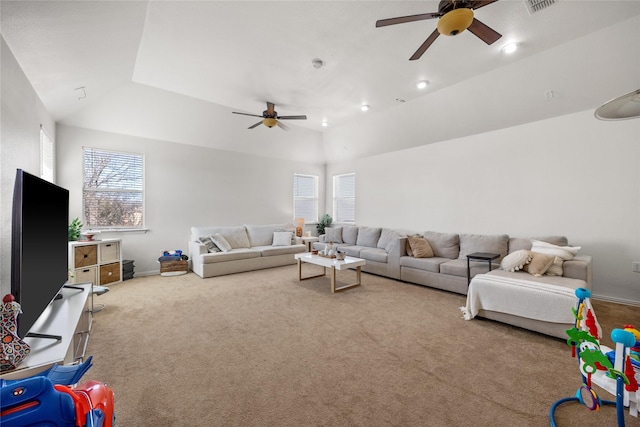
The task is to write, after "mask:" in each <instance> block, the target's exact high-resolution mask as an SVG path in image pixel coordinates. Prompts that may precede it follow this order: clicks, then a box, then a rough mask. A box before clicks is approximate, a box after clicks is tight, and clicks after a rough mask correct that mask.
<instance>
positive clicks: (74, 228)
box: [69, 218, 82, 242]
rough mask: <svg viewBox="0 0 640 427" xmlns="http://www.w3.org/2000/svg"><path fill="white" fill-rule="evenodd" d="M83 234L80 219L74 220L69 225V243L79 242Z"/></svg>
mask: <svg viewBox="0 0 640 427" xmlns="http://www.w3.org/2000/svg"><path fill="white" fill-rule="evenodd" d="M81 232H82V223H81V222H80V220H79V219H78V218H74V219H73V221H71V224H69V241H70V242H72V241H74V240H78V239H79V238H80V234H81Z"/></svg>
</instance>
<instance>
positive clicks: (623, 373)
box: [549, 288, 640, 427]
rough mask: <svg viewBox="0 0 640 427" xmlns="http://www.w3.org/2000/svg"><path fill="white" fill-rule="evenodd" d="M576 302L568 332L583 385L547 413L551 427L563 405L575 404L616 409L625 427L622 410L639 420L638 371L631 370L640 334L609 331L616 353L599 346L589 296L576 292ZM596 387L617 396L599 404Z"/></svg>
mask: <svg viewBox="0 0 640 427" xmlns="http://www.w3.org/2000/svg"><path fill="white" fill-rule="evenodd" d="M575 293H576V297H578V302H577V304H576V307H575V308H573V309H572V311H573V315H574V318H575V326H574V327H573V328H571V329H569V330H567V335H568V336H569V339H568V340H567V344H568V345H569V346H571V349H572V350H571V352H572V356H573V357H576V356H577V358H578V362H579V367H580V373H581V374H582V385H581V386H580V387H579V388H578V391H577V392H576V395H575V397H567V398H564V399H560V400H558V401H556V402H555V403H554V404H553V405H552V406H551V409H550V410H549V420H550V422H551V426H552V427H555V426H556V422H555V419H554V412H555V410H556V408H557V407H558V406H559V405H561V404H563V403H566V402H573V401H577V402H580V403H582V404H583V405H585V406H586V407H587V408H588V409H590V410H592V411H593V410H595V411H597V410H599V409H600V407H601V406H602V405H612V406H615V407H616V416H617V421H618V426H619V427H624V424H625V421H624V409H625V408H629V413H630V414H631V416H634V417H637V416H638V380H639V379H640V369H636V368H634V364H635V361H638V359H637V357H638V350H639V349H640V333H639V332H638V330H637V329H635V328H634V327H633V326H631V325H625V326H624V329H614V330H613V331H611V340H612V341H613V342H614V343H615V344H616V348H615V350H612V349H609V348H608V347H606V346H604V345H601V344H600V341H599V337H600V336H601V334H602V330H601V328H600V325H599V324H598V319H597V318H596V316H595V312H594V310H593V307H592V306H591V300H590V297H591V293H590V292H589V290H588V289H584V288H578V289H576V292H575ZM592 383H595V384H596V385H598V386H599V387H601V388H603V389H604V390H606V391H608V392H609V393H612V394H613V395H614V396H616V400H615V401H608V400H602V399H600V397H599V396H598V394H597V393H596V392H595V390H594V389H593V388H592Z"/></svg>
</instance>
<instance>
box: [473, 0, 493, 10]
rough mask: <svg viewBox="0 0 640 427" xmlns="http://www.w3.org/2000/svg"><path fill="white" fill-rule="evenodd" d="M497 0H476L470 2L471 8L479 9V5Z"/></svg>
mask: <svg viewBox="0 0 640 427" xmlns="http://www.w3.org/2000/svg"><path fill="white" fill-rule="evenodd" d="M497 1H498V0H476V1H474V2H472V3H471V9H474V10H475V9H480V8H481V7H484V6H487V5H489V4H491V3H495V2H497Z"/></svg>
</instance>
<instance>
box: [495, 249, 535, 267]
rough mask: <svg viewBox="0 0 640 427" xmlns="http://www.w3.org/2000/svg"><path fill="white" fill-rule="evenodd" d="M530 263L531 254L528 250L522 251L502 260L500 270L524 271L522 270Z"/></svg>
mask: <svg viewBox="0 0 640 427" xmlns="http://www.w3.org/2000/svg"><path fill="white" fill-rule="evenodd" d="M530 262H531V252H529V251H528V250H526V249H520V250H518V251H515V252H512V253H510V254H509V255H507V256H506V257H504V258H502V262H501V263H500V268H502V269H503V270H504V271H518V270H522V268H523V267H524V266H525V265H526V264H528V263H530Z"/></svg>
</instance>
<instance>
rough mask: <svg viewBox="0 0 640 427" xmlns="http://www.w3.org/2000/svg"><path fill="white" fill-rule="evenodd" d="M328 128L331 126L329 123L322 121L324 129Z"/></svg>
mask: <svg viewBox="0 0 640 427" xmlns="http://www.w3.org/2000/svg"><path fill="white" fill-rule="evenodd" d="M327 126H329V123H328V122H327V121H326V120H323V121H322V127H323V128H326V127H327Z"/></svg>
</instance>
